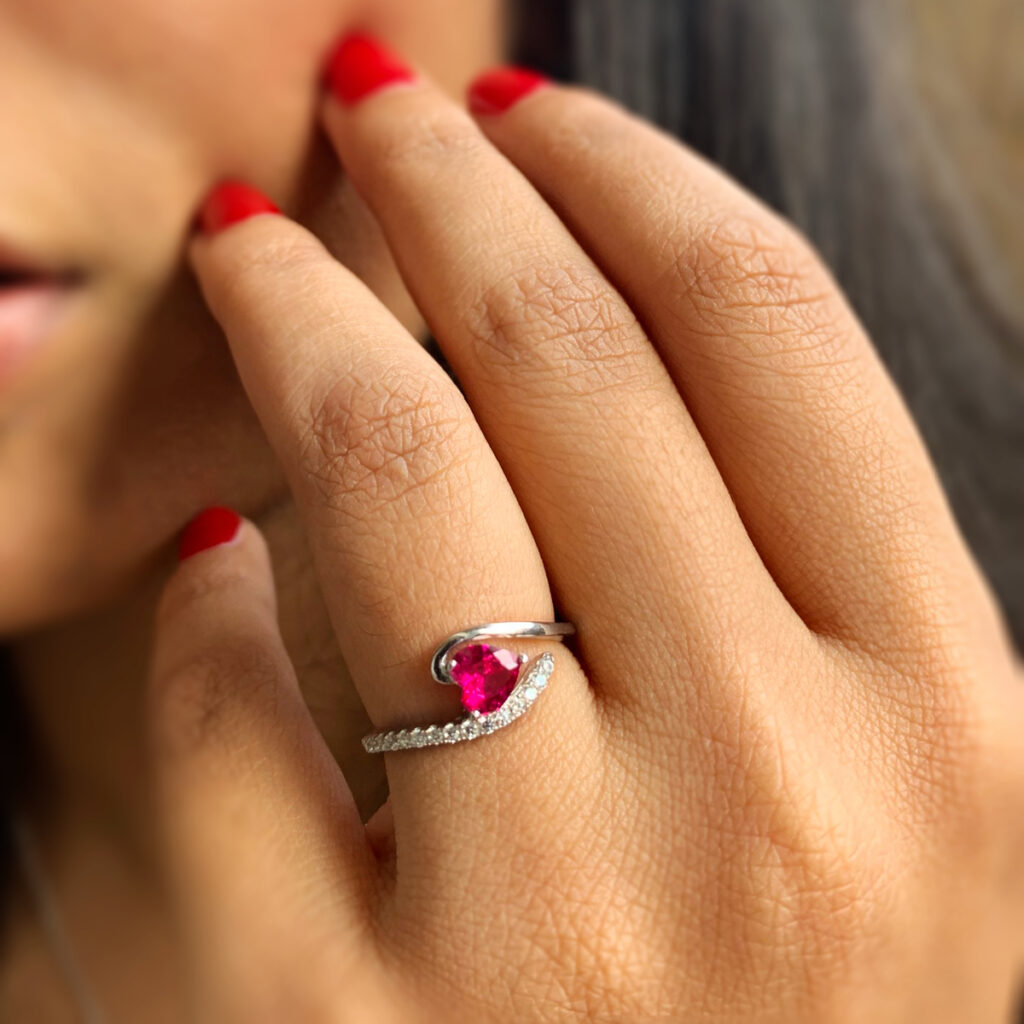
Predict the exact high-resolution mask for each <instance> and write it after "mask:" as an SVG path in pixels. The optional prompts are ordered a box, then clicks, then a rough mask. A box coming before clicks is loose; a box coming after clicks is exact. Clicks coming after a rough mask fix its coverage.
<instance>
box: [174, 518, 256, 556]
mask: <svg viewBox="0 0 1024 1024" xmlns="http://www.w3.org/2000/svg"><path fill="white" fill-rule="evenodd" d="M241 526H242V517H241V516H240V515H239V514H238V513H237V512H236V511H235V510H234V509H231V508H227V507H226V506H223V505H213V506H211V507H210V508H205V509H203V510H202V511H201V512H199V513H198V514H197V515H195V516H194V517H193V518H192V519H191V520H189V522H188V523H187V524H186V526H185V529H184V530H182V533H181V537H180V538H179V540H178V561H179V562H184V561H185V560H186V559H188V558H191V557H192V556H193V555H198V554H199V553H200V552H203V551H208V550H210V549H211V548H215V547H221V546H222V545H224V544H229V543H230V542H231V541H233V540H234V539H235V537H237V536H238V531H239V529H240V528H241Z"/></svg>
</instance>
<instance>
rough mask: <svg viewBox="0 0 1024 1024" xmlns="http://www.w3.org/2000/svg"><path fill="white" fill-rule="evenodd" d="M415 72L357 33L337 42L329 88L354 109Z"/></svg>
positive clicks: (329, 65)
mask: <svg viewBox="0 0 1024 1024" xmlns="http://www.w3.org/2000/svg"><path fill="white" fill-rule="evenodd" d="M415 78H416V73H415V72H414V71H413V70H412V68H410V67H409V66H408V65H407V64H405V63H404V61H402V60H400V59H399V58H398V57H396V56H395V54H393V53H392V52H391V51H390V50H389V49H387V47H385V46H384V44H383V43H381V42H380V41H379V40H377V39H374V37H373V36H368V35H365V34H363V33H361V32H355V33H352V34H351V35H347V36H345V37H344V39H342V40H341V42H340V43H338V45H337V47H336V48H335V50H334V53H332V54H331V56H330V58H329V60H328V61H327V86H328V88H329V89H330V90H331V92H332V93H333V94H334V96H335V98H336V99H337V100H339V102H341V103H344V104H345V105H346V106H352V105H353V104H355V103H358V102H359V101H360V100H363V99H366V97H367V96H369V95H371V94H372V93H375V92H377V91H378V90H379V89H383V88H384V87H385V86H386V85H394V84H395V83H396V82H412V81H414V80H415Z"/></svg>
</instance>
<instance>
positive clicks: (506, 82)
mask: <svg viewBox="0 0 1024 1024" xmlns="http://www.w3.org/2000/svg"><path fill="white" fill-rule="evenodd" d="M549 81H550V79H547V78H545V77H544V76H543V75H539V74H537V72H536V71H530V69H529V68H516V67H505V68H494V69H493V70H492V71H485V72H484V73H483V74H482V75H480V76H479V77H478V78H476V79H475V80H474V81H473V83H472V84H471V85H470V87H469V91H468V94H467V95H468V99H469V109H470V112H471V113H473V114H504V113H505V111H506V110H509V109H511V108H512V107H514V106H515V105H516V104H517V103H518V102H519V101H520V100H521V99H523V98H524V97H526V96H529V95H530V93H531V92H534V91H535V90H537V89H539V88H540V87H541V86H542V85H546V84H547V83H548V82H549Z"/></svg>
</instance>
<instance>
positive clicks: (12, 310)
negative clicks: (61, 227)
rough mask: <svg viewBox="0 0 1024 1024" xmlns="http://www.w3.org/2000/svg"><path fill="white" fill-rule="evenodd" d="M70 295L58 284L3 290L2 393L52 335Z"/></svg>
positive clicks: (30, 284)
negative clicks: (19, 369)
mask: <svg viewBox="0 0 1024 1024" xmlns="http://www.w3.org/2000/svg"><path fill="white" fill-rule="evenodd" d="M69 291H70V288H69V286H68V285H67V284H66V283H64V282H61V281H55V280H41V281H27V282H25V283H23V284H15V285H6V286H3V287H0V389H2V388H3V387H4V386H5V385H6V384H7V382H8V381H9V380H10V379H11V377H12V376H13V375H14V373H15V371H16V370H17V369H18V368H19V367H20V366H21V364H22V363H23V362H24V360H25V358H26V357H27V356H28V355H30V354H31V353H32V352H33V351H35V350H36V349H38V348H39V347H40V346H41V345H42V344H43V343H44V342H45V341H46V340H47V338H48V337H49V335H50V334H51V333H52V332H53V329H54V327H55V326H56V324H57V320H58V319H59V317H60V316H61V314H62V313H63V311H64V307H65V305H66V304H67V299H68V295H69Z"/></svg>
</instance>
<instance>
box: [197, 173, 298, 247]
mask: <svg viewBox="0 0 1024 1024" xmlns="http://www.w3.org/2000/svg"><path fill="white" fill-rule="evenodd" d="M280 213H281V210H280V208H279V207H278V206H277V204H276V203H275V202H274V201H273V200H271V199H269V198H268V197H267V196H266V195H264V194H263V193H262V192H261V191H260V190H259V189H257V188H255V187H254V186H252V185H250V184H249V183H248V182H245V181H239V180H233V179H228V180H225V181H221V182H219V183H218V184H217V185H215V186H214V187H213V188H212V189H210V191H209V192H208V193H207V195H206V198H205V199H204V200H203V202H202V205H201V206H200V207H199V212H198V213H197V215H196V223H195V228H196V231H197V232H198V233H199V234H201V235H205V236H212V235H217V234H220V232H222V231H225V230H227V229H228V228H229V227H231V226H232V225H234V224H238V223H240V222H241V221H244V220H248V219H249V218H250V217H255V216H257V215H260V214H280Z"/></svg>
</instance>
